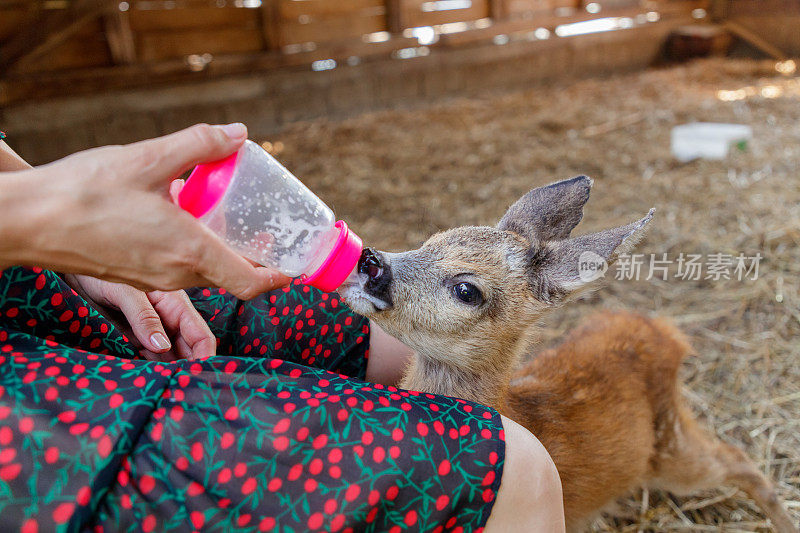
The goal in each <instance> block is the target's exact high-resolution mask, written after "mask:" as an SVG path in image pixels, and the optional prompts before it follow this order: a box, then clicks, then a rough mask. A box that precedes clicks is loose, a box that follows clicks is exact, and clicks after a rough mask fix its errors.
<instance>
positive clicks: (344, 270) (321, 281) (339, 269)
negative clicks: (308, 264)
mask: <svg viewBox="0 0 800 533" xmlns="http://www.w3.org/2000/svg"><path fill="white" fill-rule="evenodd" d="M336 227H337V228H338V229H339V237H337V238H336V242H335V243H334V245H333V249H332V250H331V253H330V254H329V255H328V257H327V258H326V259H325V262H324V263H322V265H320V267H319V268H318V269H317V270H316V272H314V273H313V274H311V275H310V276H308V277H305V276H304V277H303V283H305V284H306V285H311V286H312V287H316V288H318V289H320V290H323V291H325V292H333V291H335V290H336V289H338V288H339V285H341V284H342V283H344V280H346V279H347V276H349V275H350V273H351V272H352V271H353V270H354V269H355V268H356V265H357V264H358V260H359V259H360V258H361V249H362V246H363V244H362V242H361V238H360V237H359V236H358V235H356V234H355V233H353V232H352V231H350V228H348V227H347V224H346V223H345V222H344V220H340V221H338V222H337V223H336Z"/></svg>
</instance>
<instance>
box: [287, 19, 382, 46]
mask: <svg viewBox="0 0 800 533" xmlns="http://www.w3.org/2000/svg"><path fill="white" fill-rule="evenodd" d="M386 30H387V26H386V16H385V15H383V14H380V15H372V16H360V17H349V16H344V17H333V18H331V17H329V18H325V19H322V20H320V21H319V22H310V23H308V24H301V23H299V22H290V21H286V20H284V21H282V22H281V25H280V35H281V39H280V41H281V45H282V46H286V45H289V44H296V43H305V42H316V43H324V42H327V41H337V40H338V41H340V40H344V39H347V38H349V37H361V36H362V35H365V34H367V33H374V32H378V31H386Z"/></svg>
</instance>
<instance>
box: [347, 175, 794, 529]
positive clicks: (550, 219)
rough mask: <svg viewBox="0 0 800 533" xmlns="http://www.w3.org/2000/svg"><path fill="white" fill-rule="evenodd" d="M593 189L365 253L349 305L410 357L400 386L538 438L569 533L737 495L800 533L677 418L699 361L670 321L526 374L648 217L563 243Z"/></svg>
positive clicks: (603, 325)
mask: <svg viewBox="0 0 800 533" xmlns="http://www.w3.org/2000/svg"><path fill="white" fill-rule="evenodd" d="M591 185H592V181H591V180H590V179H589V178H587V177H585V176H580V177H577V178H573V179H570V180H565V181H561V182H558V183H554V184H552V185H548V186H546V187H541V188H538V189H534V190H532V191H530V192H529V193H528V194H526V195H525V196H523V197H522V198H520V199H519V200H518V201H517V202H516V203H515V204H514V205H512V206H511V207H510V208H509V210H508V211H507V212H506V214H505V215H504V216H503V218H502V219H501V220H500V222H499V224H498V225H497V227H462V228H455V229H451V230H449V231H445V232H442V233H439V234H436V235H434V236H433V237H431V238H430V239H429V240H428V241H427V242H426V243H425V244H423V245H422V247H421V248H419V249H418V250H413V251H409V252H404V253H383V252H377V251H374V250H371V249H366V250H365V251H364V253H363V254H362V257H361V262H360V263H359V270H358V271H359V275H358V276H357V277H358V280H357V281H355V282H350V283H348V284H346V285H345V286H343V287H342V288H340V294H341V296H342V298H343V299H344V301H345V302H346V303H347V304H348V305H349V306H350V307H351V308H353V309H354V310H355V311H356V312H358V313H362V314H364V315H367V316H369V317H370V318H371V319H372V320H374V321H376V322H377V323H378V324H379V325H380V326H381V327H382V328H384V329H385V330H386V331H387V332H388V333H390V334H391V335H393V336H395V337H396V338H398V339H400V340H401V341H403V342H404V343H405V344H407V345H408V346H409V347H411V348H412V349H413V350H414V352H415V354H414V356H413V358H412V360H411V362H410V363H409V366H408V367H407V369H406V372H405V375H404V378H403V380H402V382H401V386H402V387H404V388H406V389H413V390H419V391H424V392H431V393H437V394H443V395H448V396H456V397H460V398H464V399H469V400H474V401H477V402H481V403H483V404H486V405H490V406H492V407H495V408H496V409H498V410H499V411H500V412H501V413H502V414H504V415H506V416H507V417H509V418H511V419H513V420H515V421H517V422H519V423H520V424H522V425H523V426H525V427H526V428H527V429H528V430H530V431H531V432H532V433H533V434H534V435H536V436H537V437H538V438H539V440H540V441H541V442H542V443H543V444H544V446H545V448H547V450H548V451H549V453H550V455H551V457H552V458H553V461H554V462H555V464H556V467H557V468H558V471H559V474H560V476H561V482H562V487H563V494H564V510H565V515H566V523H567V530H568V531H580V530H582V529H584V528H585V527H586V526H587V525H588V524H589V523H590V521H591V520H592V519H593V518H594V517H595V516H596V515H597V514H598V513H599V512H600V511H602V510H603V509H604V508H606V507H608V506H609V505H611V504H613V503H614V501H615V500H617V499H618V498H620V497H622V496H624V495H626V494H627V493H629V492H630V491H632V490H634V489H636V488H637V487H641V486H647V487H653V488H663V489H666V490H670V491H674V492H677V493H686V492H690V491H692V490H697V489H701V488H709V487H715V486H717V485H721V484H724V483H728V484H732V485H734V486H737V487H739V488H740V489H742V490H744V491H745V492H747V493H748V494H749V495H750V497H751V498H753V499H754V500H755V501H756V502H757V503H758V505H759V506H760V507H761V508H762V510H763V511H764V512H765V513H766V515H767V516H768V517H769V518H770V519H771V520H772V523H773V525H774V527H775V529H776V531H778V532H780V533H796V531H797V530H796V529H795V527H794V525H793V522H792V519H791V518H790V517H789V515H788V514H787V512H786V511H785V510H784V508H783V506H782V503H781V501H780V500H779V498H778V496H777V494H776V493H775V490H774V488H773V486H772V484H771V483H770V482H769V481H768V480H767V479H766V478H765V477H764V476H763V475H762V474H761V473H760V472H759V471H758V469H757V467H756V466H755V465H754V464H753V463H752V462H751V461H750V460H749V459H748V458H747V456H746V455H745V454H744V453H743V452H742V451H741V450H739V449H737V448H735V447H733V446H730V445H728V444H725V443H723V442H722V441H720V440H719V439H718V438H716V436H714V435H712V434H710V433H708V432H707V431H705V430H704V429H702V428H701V427H700V426H699V424H698V423H697V422H696V421H695V420H694V418H693V417H692V415H691V413H690V411H689V409H688V407H687V406H686V405H685V404H684V402H683V400H682V398H681V394H680V390H679V389H680V383H679V380H678V370H679V367H680V364H681V361H682V360H683V358H684V357H685V356H686V355H687V354H689V353H690V352H691V349H690V347H689V345H688V343H687V342H686V340H685V339H684V337H683V335H682V334H681V333H680V332H679V331H678V330H677V329H675V328H674V327H673V326H671V325H670V324H669V323H667V322H666V321H663V320H652V319H649V318H645V317H643V316H639V315H636V314H632V313H604V314H600V315H599V316H596V317H594V318H592V319H591V320H590V321H589V322H588V323H587V324H586V325H584V326H583V327H581V328H579V329H578V330H576V331H575V332H573V333H572V334H571V335H570V336H569V337H568V338H567V340H566V341H564V342H563V344H561V345H560V346H558V347H557V348H555V349H552V350H547V351H544V352H542V353H541V354H539V355H537V356H536V357H534V358H533V359H532V360H531V361H530V362H528V363H527V364H526V365H524V366H523V367H522V368H520V369H518V368H517V367H518V365H519V363H520V361H522V360H523V358H524V356H525V355H526V353H528V350H529V345H530V343H531V340H532V336H533V334H534V330H535V328H534V327H533V326H534V323H535V322H536V321H537V320H538V319H540V318H541V317H542V316H543V315H544V314H545V313H546V312H547V311H548V310H549V309H552V308H553V307H555V306H557V305H559V304H561V303H563V302H565V301H566V300H567V299H569V298H570V297H572V296H574V295H576V294H579V293H580V292H581V291H583V290H585V289H586V288H587V287H589V286H590V285H591V281H593V278H596V277H598V276H586V275H584V274H585V271H584V270H582V269H581V268H580V266H581V265H580V264H579V263H581V262H582V261H584V260H585V258H586V257H588V258H589V260H594V261H595V262H597V261H605V262H606V263H607V264H608V263H612V262H613V261H614V260H615V259H616V258H617V256H618V255H619V254H621V253H624V252H627V251H628V250H630V249H631V248H632V246H633V245H634V244H635V243H636V241H637V240H638V239H639V238H640V237H641V236H642V233H643V231H644V228H645V226H646V224H647V223H648V222H649V221H650V219H651V217H652V215H653V211H652V210H651V211H650V213H649V214H648V215H647V216H646V217H644V218H642V219H641V220H639V221H637V222H634V223H632V224H629V225H627V226H622V227H618V228H613V229H608V230H605V231H600V232H598V233H592V234H588V235H583V236H580V237H575V238H569V234H570V232H571V231H572V229H573V228H574V227H575V226H576V225H577V224H578V223H579V222H580V220H581V218H582V217H583V206H584V204H585V203H586V201H587V200H588V198H589V191H590V188H591Z"/></svg>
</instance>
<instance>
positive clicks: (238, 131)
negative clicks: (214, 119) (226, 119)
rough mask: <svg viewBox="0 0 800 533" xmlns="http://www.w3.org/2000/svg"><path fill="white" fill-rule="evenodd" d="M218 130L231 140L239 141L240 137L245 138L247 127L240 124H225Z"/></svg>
mask: <svg viewBox="0 0 800 533" xmlns="http://www.w3.org/2000/svg"><path fill="white" fill-rule="evenodd" d="M219 128H220V129H221V130H222V131H223V132H225V135H227V136H228V137H230V138H231V139H241V138H242V137H245V136H247V126H245V125H244V124H242V123H241V122H234V123H233V124H225V125H224V126H219Z"/></svg>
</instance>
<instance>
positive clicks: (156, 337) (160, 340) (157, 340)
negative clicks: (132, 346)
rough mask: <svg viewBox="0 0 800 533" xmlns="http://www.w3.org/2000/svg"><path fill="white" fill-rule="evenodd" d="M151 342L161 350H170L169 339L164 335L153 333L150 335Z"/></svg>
mask: <svg viewBox="0 0 800 533" xmlns="http://www.w3.org/2000/svg"><path fill="white" fill-rule="evenodd" d="M150 342H152V343H153V346H155V347H156V348H158V349H159V350H169V349H170V346H171V345H170V343H169V339H168V338H167V337H166V336H165V335H164V334H163V333H153V334H152V335H150Z"/></svg>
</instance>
